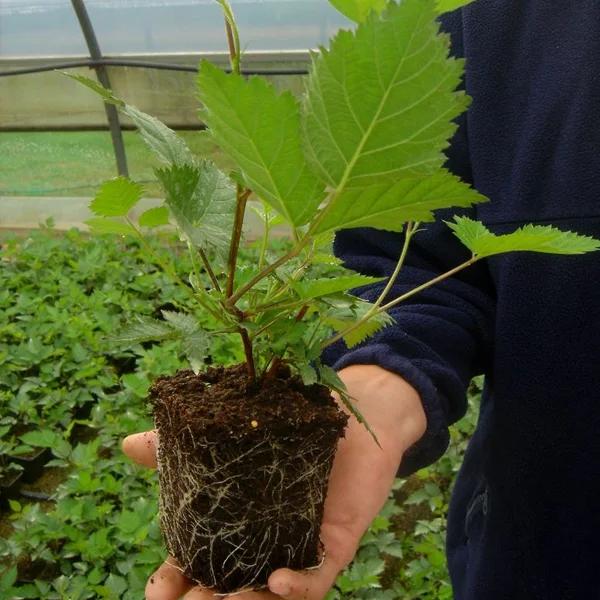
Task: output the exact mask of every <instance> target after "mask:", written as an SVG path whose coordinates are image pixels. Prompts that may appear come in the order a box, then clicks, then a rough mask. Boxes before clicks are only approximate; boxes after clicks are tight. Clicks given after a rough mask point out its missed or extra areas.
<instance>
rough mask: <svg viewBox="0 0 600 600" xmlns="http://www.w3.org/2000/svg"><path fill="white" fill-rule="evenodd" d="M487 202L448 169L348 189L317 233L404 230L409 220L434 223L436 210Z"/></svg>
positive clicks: (333, 205)
mask: <svg viewBox="0 0 600 600" xmlns="http://www.w3.org/2000/svg"><path fill="white" fill-rule="evenodd" d="M486 200H487V199H486V198H485V197H484V196H482V195H481V194H479V193H478V192H477V191H476V190H474V189H473V188H471V187H470V186H469V185H467V184H466V183H463V182H462V181H461V180H460V179H459V178H458V177H456V176H455V175H452V174H451V173H448V172H447V171H445V170H442V171H440V172H438V173H435V174H433V175H424V176H418V177H403V178H401V179H400V180H398V181H392V182H387V183H382V184H378V185H371V186H369V187H366V188H352V189H347V190H345V191H344V192H342V193H341V194H340V196H339V197H338V199H337V200H336V201H335V203H334V204H332V205H331V207H330V208H329V209H328V210H327V212H326V214H325V216H324V218H323V219H322V220H321V221H320V223H319V225H318V227H317V228H316V231H317V232H328V231H334V230H337V229H343V228H352V227H376V228H377V229H385V230H387V231H402V230H403V228H404V225H405V223H406V222H407V221H433V220H434V214H433V212H432V211H434V210H437V209H441V208H449V207H468V206H471V205H472V204H475V203H478V202H484V201H486Z"/></svg>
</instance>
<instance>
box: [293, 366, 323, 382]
mask: <svg viewBox="0 0 600 600" xmlns="http://www.w3.org/2000/svg"><path fill="white" fill-rule="evenodd" d="M295 366H296V368H297V369H298V372H299V373H300V377H301V378H302V383H303V384H304V385H313V383H317V381H318V380H319V377H318V375H317V371H316V370H315V369H314V368H313V367H312V366H311V365H309V364H308V363H304V362H301V363H299V364H297V365H295Z"/></svg>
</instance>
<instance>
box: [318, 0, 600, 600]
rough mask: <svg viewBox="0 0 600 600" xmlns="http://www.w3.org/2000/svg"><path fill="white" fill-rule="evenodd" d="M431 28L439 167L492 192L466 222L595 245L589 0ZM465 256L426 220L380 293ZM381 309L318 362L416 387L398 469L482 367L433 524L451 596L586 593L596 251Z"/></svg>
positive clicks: (415, 464) (443, 434)
mask: <svg viewBox="0 0 600 600" xmlns="http://www.w3.org/2000/svg"><path fill="white" fill-rule="evenodd" d="M442 26H443V28H444V29H446V30H447V31H448V32H449V33H450V34H451V37H452V41H453V51H454V52H455V53H456V54H458V55H462V56H464V57H465V58H466V77H465V87H466V90H467V93H468V94H469V95H470V96H471V97H472V99H473V102H472V105H471V108H470V109H469V111H468V113H467V114H466V115H465V116H463V118H462V119H461V122H460V127H459V129H458V131H457V133H456V135H455V137H454V139H453V142H452V145H451V147H450V149H449V150H448V153H447V154H448V164H447V166H448V167H449V168H450V169H451V170H452V171H454V172H455V173H457V174H459V175H460V176H461V177H463V179H465V180H467V181H469V182H471V183H472V184H473V185H474V186H475V188H476V189H477V190H479V191H480V192H481V193H482V194H484V195H486V196H487V197H488V198H489V199H490V202H489V203H486V204H480V205H478V206H477V207H476V208H474V209H473V210H471V211H468V212H467V214H470V215H471V216H474V217H475V218H477V219H480V220H481V221H483V222H484V223H485V224H486V225H487V226H488V227H489V228H490V229H491V230H492V231H494V232H496V233H505V232H510V231H513V230H514V229H516V228H517V227H519V226H520V225H522V224H524V223H537V224H550V225H554V226H556V227H559V228H563V229H569V230H573V231H577V232H579V233H583V234H588V235H594V236H596V237H600V3H599V2H598V0H577V1H565V0H563V1H552V0H527V1H525V0H477V1H476V2H474V3H473V4H471V5H468V6H466V7H464V8H463V9H462V10H458V11H455V12H453V13H450V15H448V16H447V17H446V18H445V19H444V20H443V24H442ZM455 212H456V211H453V212H452V213H450V214H454V213H455ZM450 214H443V215H441V216H442V217H448V216H450ZM401 245H402V238H401V235H399V234H394V233H389V232H384V231H375V230H373V229H353V230H347V231H343V232H341V233H340V234H339V235H338V236H337V239H336V243H335V249H336V252H337V254H338V255H339V256H340V257H342V258H343V260H344V261H345V264H346V265H347V266H348V267H351V268H353V269H356V270H357V271H360V272H362V273H365V274H369V275H375V276H386V275H388V276H389V275H390V274H391V272H392V270H393V268H394V266H395V263H396V261H397V258H398V256H399V252H400V248H401ZM468 257H469V254H468V252H467V251H466V250H465V249H464V248H463V247H461V245H460V243H459V242H458V241H457V240H456V239H455V238H454V237H453V235H452V234H451V232H450V231H449V229H448V228H447V226H445V225H444V224H443V223H438V224H430V225H428V226H426V228H425V231H423V232H421V233H419V234H418V235H417V236H416V237H415V238H414V243H413V245H412V248H411V250H410V252H409V257H408V260H407V263H406V266H405V268H404V269H403V271H402V274H401V276H400V279H399V280H398V283H397V284H396V285H395V287H394V289H393V290H392V293H391V294H390V297H393V296H397V295H399V294H401V293H402V292H404V291H407V290H409V289H412V288H413V287H415V286H416V285H418V284H420V283H423V282H425V281H427V280H429V279H431V278H432V277H434V276H435V275H438V274H440V273H441V272H444V271H446V270H448V269H450V268H451V267H453V266H455V265H457V264H458V263H460V262H462V261H464V260H466V259H467V258H468ZM381 289H382V286H381V285H376V286H374V287H371V288H363V289H361V290H360V291H359V293H360V295H362V296H363V297H365V298H367V299H370V300H374V299H375V298H376V297H377V295H378V292H380V291H381ZM392 315H393V317H394V319H395V322H394V324H393V325H391V326H388V327H387V328H385V329H384V330H383V331H381V332H380V333H378V334H377V335H375V336H374V337H372V338H371V339H370V340H369V341H367V342H365V343H363V344H362V345H361V346H358V347H356V348H353V349H350V350H349V349H347V348H346V347H345V346H343V344H338V345H336V346H333V347H331V348H330V349H329V351H328V352H327V354H326V356H325V358H326V360H327V361H328V362H329V363H330V364H333V365H334V366H335V368H336V369H341V368H343V367H345V366H348V365H352V364H376V365H380V366H381V367H383V368H385V369H388V370H390V371H393V372H396V373H398V374H400V375H401V376H402V377H404V378H405V379H406V380H407V381H409V382H410V383H411V384H412V385H413V386H414V387H415V388H416V389H417V390H418V391H419V393H420V395H421V398H422V402H423V406H424V408H425V412H426V415H427V421H428V425H427V431H426V433H425V435H424V437H423V438H422V439H421V440H420V441H419V442H418V443H417V444H416V445H415V446H414V447H412V448H411V449H410V450H409V451H408V453H407V454H406V456H405V458H404V459H403V463H402V465H401V473H402V474H409V473H411V472H413V471H415V470H416V469H418V468H420V467H423V466H425V465H428V464H430V463H432V462H433V461H435V460H436V459H437V458H439V457H440V455H442V453H443V452H444V451H445V449H446V447H447V444H448V426H449V425H450V424H452V423H453V422H455V421H457V420H458V419H460V418H461V417H462V416H463V415H464V413H465V411H466V399H465V396H466V394H465V390H466V387H467V385H468V382H469V380H470V379H471V377H473V376H474V375H477V374H481V373H483V374H485V381H486V383H485V390H484V394H483V399H482V405H481V409H480V415H479V419H478V425H477V429H476V432H475V434H474V436H473V438H472V440H471V442H470V445H469V447H468V450H467V453H466V456H465V459H464V463H463V465H462V468H461V470H460V473H459V475H458V479H457V482H456V484H455V488H454V492H453V497H452V501H451V506H450V511H449V517H448V532H447V555H448V566H449V570H450V574H451V579H452V583H453V588H454V596H455V600H520V599H523V600H583V599H586V600H588V599H600V253H598V252H595V253H590V254H587V255H581V256H552V255H547V254H536V253H531V252H519V253H513V254H506V255H501V256H498V257H493V258H490V259H488V260H487V261H486V262H485V263H477V264H476V265H475V266H474V267H472V268H471V269H470V270H468V271H464V272H462V274H460V275H458V276H455V277H454V278H452V279H450V280H448V281H446V282H444V283H442V284H439V285H437V286H436V287H434V288H431V289H429V290H428V291H426V292H423V293H421V294H420V295H418V296H414V297H413V298H412V299H411V300H410V301H408V302H406V303H405V304H403V305H401V306H399V307H397V308H395V309H394V310H393V311H392Z"/></svg>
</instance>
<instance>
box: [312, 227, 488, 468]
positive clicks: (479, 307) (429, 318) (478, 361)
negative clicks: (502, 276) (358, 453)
mask: <svg viewBox="0 0 600 600" xmlns="http://www.w3.org/2000/svg"><path fill="white" fill-rule="evenodd" d="M401 244H402V237H401V236H400V235H397V234H392V233H388V232H383V231H375V230H372V229H353V230H347V231H343V232H340V234H339V235H338V236H337V238H336V243H335V250H336V254H337V255H338V256H340V257H341V258H343V260H344V262H345V264H346V266H347V267H349V268H352V269H354V270H356V271H359V272H361V273H365V274H369V275H375V276H389V275H390V274H391V272H392V271H393V269H394V267H395V264H396V261H397V259H398V256H399V254H400V248H401ZM468 257H469V255H468V252H467V251H466V249H463V248H462V247H461V246H460V244H459V243H458V241H456V240H455V239H454V237H453V236H452V234H451V232H450V230H449V229H448V228H447V226H446V225H444V224H443V223H442V224H437V223H436V224H431V225H430V226H428V227H427V228H426V230H425V231H423V232H421V233H419V234H417V235H416V236H415V238H413V243H412V244H411V250H410V251H409V253H408V256H407V261H406V263H405V266H404V268H403V270H402V272H401V274H400V277H399V278H398V280H397V283H396V284H395V285H394V287H393V288H392V290H391V291H390V294H389V296H388V300H391V299H393V298H395V297H397V296H399V295H401V294H403V293H404V292H407V291H409V290H411V289H413V288H415V287H416V286H418V285H420V284H421V283H424V282H426V281H428V280H430V279H432V278H433V277H435V276H436V275H439V274H440V273H443V272H445V271H447V270H449V269H450V268H451V267H453V266H455V265H457V264H459V263H460V262H463V261H464V260H466V259H467V258H468ZM383 285H384V284H378V285H375V286H372V287H369V288H362V290H361V291H360V293H359V294H358V295H360V296H361V297H363V298H364V299H366V300H369V301H374V300H375V299H376V298H377V297H378V295H379V293H380V292H381V291H382V289H383ZM390 314H391V315H392V316H393V318H394V323H393V324H392V325H390V326H388V327H386V328H385V329H383V330H382V331H381V332H379V333H378V334H376V335H375V336H373V337H372V338H370V339H369V340H368V341H367V342H365V343H363V344H362V345H360V346H357V347H355V348H353V349H350V350H348V349H347V348H346V346H345V345H344V344H343V343H341V342H339V343H338V344H336V345H334V346H332V347H330V348H329V349H328V350H327V351H326V353H325V356H324V358H325V361H326V362H327V363H328V364H331V365H332V366H333V367H334V368H335V369H337V370H339V369H342V368H344V367H347V366H350V365H356V364H375V365H379V366H381V367H383V368H384V369H387V370H388V371H393V372H395V373H398V374H399V375H400V376H402V377H403V378H404V379H405V380H406V381H408V382H409V383H410V384H411V385H412V386H413V387H414V388H415V389H416V390H417V391H418V392H419V394H420V396H421V400H422V402H423V407H424V409H425V414H426V416H427V431H426V433H425V435H424V436H423V438H422V439H421V440H420V441H419V442H418V443H417V444H416V445H415V446H414V447H412V448H411V449H410V450H409V451H408V452H407V454H406V455H405V457H404V459H403V462H402V465H401V469H400V474H401V475H408V474H410V473H412V472H414V471H416V470H417V469H419V468H421V467H424V466H426V465H428V464H431V463H432V462H434V461H435V460H436V459H437V458H439V457H440V456H441V455H442V454H443V452H444V451H445V450H446V447H447V445H448V425H449V424H451V423H453V422H454V421H456V420H458V419H459V418H460V417H461V416H462V415H463V414H464V412H465V410H466V388H467V385H468V383H469V381H470V379H471V377H472V376H473V375H475V374H477V373H480V372H482V371H483V369H484V366H485V364H486V363H487V361H488V357H489V355H490V346H491V332H492V327H493V314H494V301H493V298H492V295H491V284H490V283H489V277H488V274H487V271H486V269H485V266H484V265H479V264H478V265H475V266H474V267H471V270H470V271H469V272H463V274H462V275H461V276H456V277H454V278H451V279H448V280H446V281H445V282H443V283H440V284H438V285H437V286H435V287H432V288H430V289H428V290H426V291H424V292H422V293H420V294H418V295H415V296H413V297H412V298H411V299H410V300H408V301H407V302H406V303H403V304H400V305H399V306H397V307H395V308H394V309H392V311H390Z"/></svg>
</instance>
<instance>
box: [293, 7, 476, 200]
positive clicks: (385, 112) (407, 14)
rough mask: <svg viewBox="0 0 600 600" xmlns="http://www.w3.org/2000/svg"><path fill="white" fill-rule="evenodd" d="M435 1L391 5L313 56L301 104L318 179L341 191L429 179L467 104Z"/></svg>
mask: <svg viewBox="0 0 600 600" xmlns="http://www.w3.org/2000/svg"><path fill="white" fill-rule="evenodd" d="M436 17H437V12H436V5H435V1H434V0H404V1H403V2H402V3H401V4H396V3H393V2H392V3H389V5H388V9H387V10H386V11H385V12H384V13H383V15H381V16H379V15H376V14H374V13H371V14H370V15H369V16H368V17H367V19H366V21H365V22H364V23H361V24H360V25H359V26H358V27H357V29H356V31H354V32H352V31H344V30H342V31H340V32H339V33H338V34H337V35H336V37H335V38H334V39H333V41H332V43H331V47H330V49H329V50H325V49H322V50H321V52H320V53H319V54H318V55H313V69H312V72H311V75H310V77H309V79H308V85H307V88H308V89H307V94H306V98H305V104H304V119H303V134H304V140H305V147H306V150H307V153H308V156H309V158H310V160H311V162H312V164H313V166H314V168H315V169H316V170H317V172H318V173H319V175H320V177H321V178H322V179H323V181H324V182H325V183H326V184H327V185H328V186H329V187H330V188H332V189H334V190H337V192H338V193H339V192H340V191H341V190H342V189H345V188H347V187H357V186H366V185H370V184H379V183H383V182H384V181H395V180H397V179H398V178H399V177H402V176H405V175H423V174H431V173H433V172H435V171H436V170H437V169H439V168H440V167H441V166H442V164H443V163H444V161H445V157H444V155H443V153H442V151H443V150H444V148H446V147H447V145H448V140H449V139H450V138H451V136H452V134H453V133H454V131H455V129H456V125H455V124H454V123H453V120H454V119H455V118H456V116H457V115H459V114H460V113H461V112H463V111H464V110H465V108H466V107H467V105H468V98H467V97H466V96H465V94H464V93H462V92H456V91H455V90H456V88H457V86H458V85H459V83H460V79H461V76H462V73H463V62H462V61H461V60H457V59H454V58H450V57H449V56H448V49H449V41H448V37H447V36H445V35H440V34H439V33H438V31H439V25H438V23H437V22H436Z"/></svg>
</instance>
